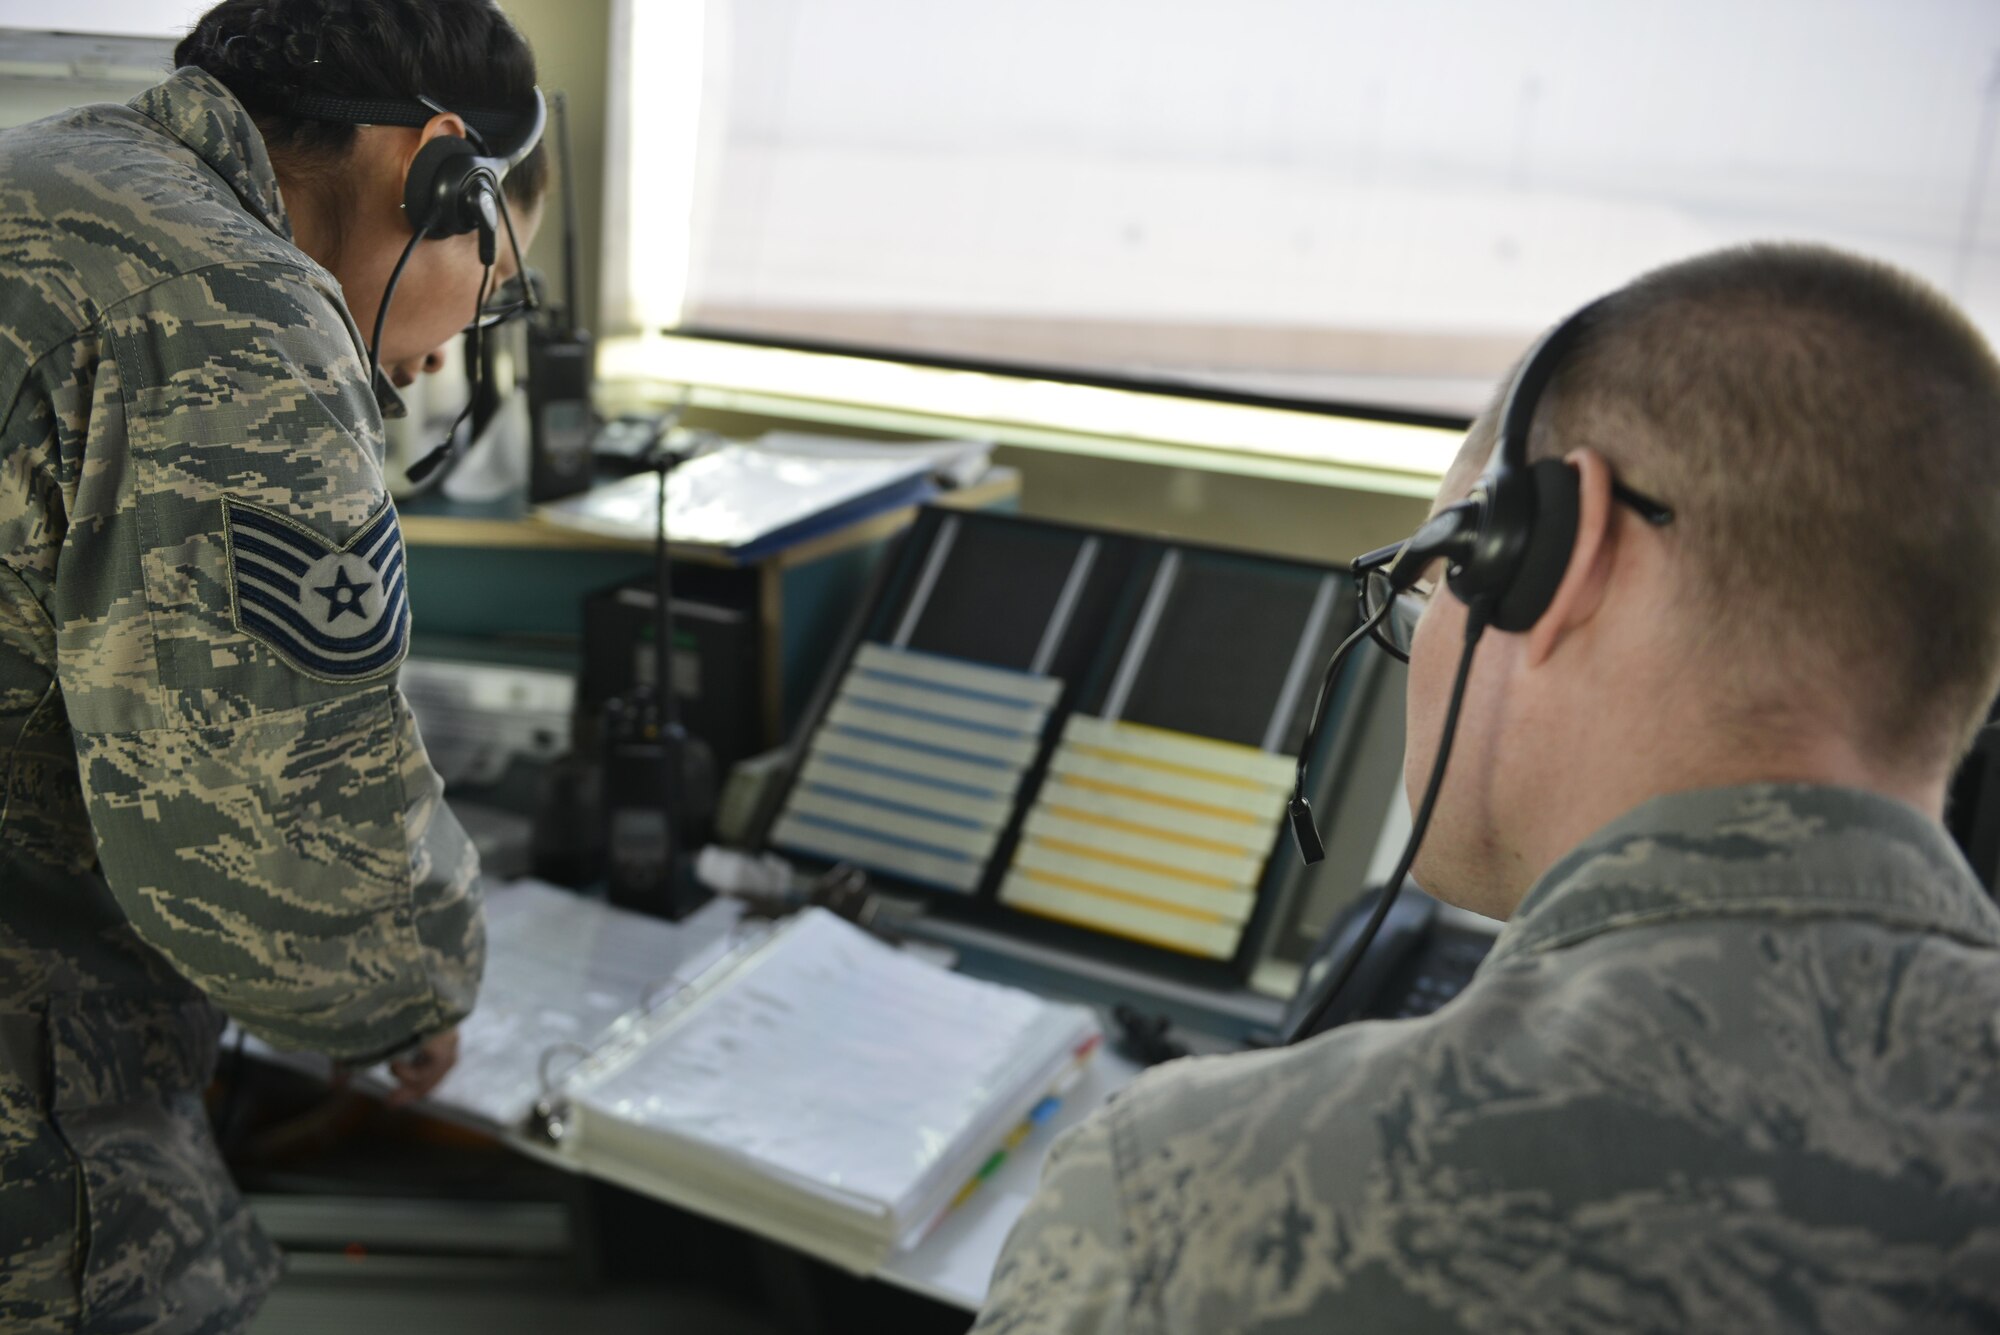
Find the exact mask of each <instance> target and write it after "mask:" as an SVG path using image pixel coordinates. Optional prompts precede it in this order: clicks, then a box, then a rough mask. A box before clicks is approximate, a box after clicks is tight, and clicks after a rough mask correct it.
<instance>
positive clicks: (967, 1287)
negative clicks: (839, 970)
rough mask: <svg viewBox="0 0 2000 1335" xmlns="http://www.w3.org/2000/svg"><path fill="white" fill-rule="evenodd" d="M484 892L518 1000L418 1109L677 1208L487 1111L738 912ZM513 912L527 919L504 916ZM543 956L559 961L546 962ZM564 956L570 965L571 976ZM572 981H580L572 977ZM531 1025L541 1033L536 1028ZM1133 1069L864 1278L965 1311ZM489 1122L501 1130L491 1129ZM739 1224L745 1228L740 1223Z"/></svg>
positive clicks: (1112, 1058) (1106, 1073) (368, 1081)
mask: <svg viewBox="0 0 2000 1335" xmlns="http://www.w3.org/2000/svg"><path fill="white" fill-rule="evenodd" d="M489 895H490V905H491V909H492V914H491V918H492V923H493V928H492V935H493V939H494V941H495V954H494V956H493V961H492V966H493V967H492V969H491V970H490V974H489V979H488V992H489V993H490V994H491V993H494V992H495V991H496V989H501V988H505V987H506V985H507V983H508V981H509V980H510V979H512V980H514V981H515V982H516V983H517V987H516V989H515V991H514V992H513V993H512V994H511V996H512V997H514V998H517V999H518V1000H516V1001H515V1003H514V1004H512V1005H509V1004H508V998H507V997H506V996H501V995H492V996H491V997H490V998H489V1004H488V1005H487V1006H486V1007H485V1008H484V1009H483V1010H481V1009H476V1010H475V1011H474V1014H473V1016H472V1017H471V1018H470V1019H468V1020H467V1021H466V1022H465V1024H464V1026H462V1029H461V1047H460V1055H459V1063H458V1067H457V1068H456V1069H455V1070H454V1071H453V1072H452V1073H451V1075H450V1076H449V1077H447V1078H446V1080H445V1082H444V1083H443V1085H441V1086H440V1087H439V1088H438V1090H437V1091H436V1092H435V1094H434V1095H433V1097H432V1098H431V1100H429V1101H428V1102H427V1103H425V1104H424V1105H422V1107H423V1108H424V1109H425V1110H426V1111H428V1112H430V1113H432V1114H433V1115H436V1116H439V1117H441V1118H444V1119H445V1120H447V1121H451V1122H455V1123H457V1124H459V1125H462V1126H466V1127H469V1128H471V1129H474V1130H477V1131H480V1132H482V1133H484V1134H485V1135H488V1136H494V1137H497V1138H498V1139H500V1140H501V1141H503V1142H504V1143H505V1144H506V1145H507V1146H508V1147H509V1148H511V1149H513V1150H515V1151H517V1152H519V1153H522V1154H524V1155H527V1156H528V1157H531V1158H534V1159H537V1160H539V1161H541V1162H544V1163H548V1164H550V1165H551V1166H554V1167H558V1168H561V1169H563V1170H565V1171H567V1172H582V1173H586V1174H588V1175H590V1176H594V1177H597V1178H600V1179H602V1180H603V1181H606V1182H609V1183H611V1184H613V1185H615V1186H618V1187H621V1188H623V1189H625V1190H627V1191H633V1192H637V1193H639V1194H641V1195H647V1196H653V1197H656V1198H658V1199H661V1200H665V1201H667V1202H668V1203H669V1204H675V1205H679V1204H680V1202H679V1201H677V1200H676V1197H675V1193H674V1191H673V1183H672V1179H671V1178H669V1177H665V1176H662V1175H660V1174H661V1173H662V1171H663V1170H660V1169H656V1168H652V1167H649V1166H646V1165H643V1164H639V1163H629V1164H626V1165H621V1166H619V1167H615V1168H607V1167H605V1166H604V1165H603V1164H602V1163H601V1162H599V1163H595V1164H594V1163H593V1161H592V1160H590V1159H589V1158H587V1157H586V1158H584V1159H582V1160H578V1159H576V1158H574V1157H570V1156H567V1155H564V1154H561V1153H557V1152H555V1151H553V1150H552V1149H551V1148H550V1147H548V1146H547V1145H545V1144H543V1143H541V1142H538V1141H536V1140H534V1139H532V1138H531V1137H529V1136H528V1135H527V1134H525V1132H524V1129H523V1128H522V1127H521V1126H518V1125H513V1124H509V1122H511V1120H512V1118H513V1117H514V1116H515V1115H516V1114H509V1113H503V1112H501V1111H499V1110H502V1109H514V1110H519V1111H521V1112H524V1111H525V1110H526V1108H527V1107H528V1105H529V1104H530V1103H532V1102H533V1099H534V1097H535V1090H536V1087H537V1085H538V1078H537V1074H536V1071H537V1066H538V1063H539V1058H540V1054H541V1053H542V1052H544V1051H547V1050H550V1049H551V1048H552V1047H553V1046H554V1043H559V1042H562V1041H565V1040H564V1039H561V1038H558V1037H557V1036H556V1035H555V1034H554V1033H552V1032H550V1031H549V1030H548V1029H547V1028H546V1026H547V1025H548V1024H550V1023H552V1022H555V1021H560V1022H562V1024H564V1025H569V1024H572V1023H573V1024H575V1025H577V1026H578V1027H577V1028H576V1029H575V1030H574V1031H573V1032H574V1037H576V1038H581V1037H583V1035H584V1033H585V1032H586V1031H587V1032H589V1033H596V1032H600V1030H601V1027H602V1026H606V1025H608V1024H610V1023H611V1021H612V1019H613V1018H615V1016H616V1015H618V1014H623V1013H625V1010H626V1008H627V1007H629V1006H630V1005H631V1004H633V1002H634V1001H637V1002H638V1003H639V1004H641V1005H643V1004H644V996H645V994H646V993H647V992H649V991H651V990H654V989H655V988H656V987H657V985H658V982H659V981H660V980H661V979H664V978H669V977H682V978H685V977H691V976H693V975H694V974H696V973H698V972H699V971H700V970H701V969H702V968H704V967H706V965H707V964H708V963H710V962H712V961H714V960H715V959H717V958H719V957H720V956H721V954H722V953H723V952H724V951H725V950H726V948H727V946H728V945H729V943H730V939H731V936H732V933H733V929H734V927H735V924H736V922H737V919H738V917H739V916H740V908H739V905H738V904H737V902H736V901H733V900H727V899H718V900H714V901H711V902H710V903H709V904H707V905H705V906H704V907H703V908H702V909H701V910H699V911H698V912H696V913H694V914H692V915H690V916H689V918H688V919H686V920H685V921H684V922H681V923H678V924H669V923H660V922H653V921H646V922H644V923H631V922H629V921H628V920H625V919H619V920H618V922H617V923H616V924H615V926H616V927H617V929H618V930H616V931H615V932H611V933H602V934H600V929H599V928H591V929H589V930H587V931H579V932H578V934H577V935H576V936H574V937H566V936H565V935H564V924H566V923H568V922H572V921H576V920H577V919H576V915H573V914H571V913H570V912H569V911H568V910H567V909H562V910H560V911H558V912H557V913H556V915H555V916H553V917H551V916H550V913H549V909H548V907H547V906H548V905H549V904H550V902H551V897H550V892H548V891H546V890H543V891H536V892H533V894H532V895H528V896H526V897H523V896H518V895H517V896H513V897H510V894H509V889H508V888H507V887H496V888H494V889H493V890H492V891H490V892H489ZM537 904H539V905H540V907H536V905H537ZM524 913H525V914H528V915H530V916H518V915H520V914H524ZM510 927H511V932H510ZM640 928H643V931H641V930H638V929H640ZM510 935H511V936H512V937H513V938H514V939H517V940H520V941H523V942H526V941H530V940H532V941H534V942H535V943H537V944H536V947H535V948H534V949H533V950H532V951H530V952H529V955H532V956H534V959H530V958H529V956H528V955H521V954H518V953H509V952H508V951H507V950H505V949H504V948H503V945H502V943H503V942H504V941H505V940H506V939H508V938H509V937H510ZM613 937H615V938H616V939H611V938H613ZM552 941H556V942H563V943H564V944H562V945H561V946H560V948H559V949H557V950H555V951H553V952H551V951H550V950H549V949H548V943H549V942H552ZM551 960H560V961H562V962H563V963H561V964H560V965H559V966H558V967H555V968H550V967H547V966H548V965H549V962H550V961H551ZM572 961H574V962H575V963H576V964H577V965H579V966H580V967H579V968H578V969H577V970H576V971H574V972H573V971H572V969H571V967H570V962H572ZM635 965H636V966H637V967H635ZM585 979H587V980H589V981H588V983H584V982H582V980H585ZM550 996H560V997H564V998H575V999H576V1000H575V1001H574V1002H573V1003H572V1002H566V1003H565V1004H563V1005H561V1006H554V1005H551V1004H549V1003H548V1002H546V1001H543V1000H540V999H541V998H545V997H550ZM538 1024H540V1025H542V1026H544V1027H543V1028H537V1025H538ZM552 1040H553V1042H552ZM253 1050H255V1051H256V1052H257V1054H258V1055H259V1056H260V1057H264V1058H266V1059H271V1060H276V1061H278V1062H280V1063H281V1064H284V1065H287V1066H291V1067H294V1068H295V1069H300V1070H304V1071H308V1072H312V1073H315V1074H323V1073H325V1071H326V1070H327V1067H326V1063H325V1061H324V1059H323V1058H317V1057H311V1056H302V1055H298V1054H282V1053H275V1052H272V1051H270V1050H269V1049H266V1048H264V1047H263V1046H262V1045H256V1047H255V1048H254V1049H253ZM1138 1072H1139V1068H1138V1067H1137V1066H1136V1065H1134V1064H1133V1063H1131V1062H1129V1061H1127V1060H1126V1059H1124V1058H1123V1057H1121V1056H1119V1055H1118V1054H1116V1053H1114V1052H1111V1051H1108V1050H1103V1049H1100V1050H1099V1051H1098V1052H1097V1053H1096V1054H1095V1055H1094V1056H1093V1058H1092V1060H1091V1062H1090V1063H1089V1065H1087V1066H1086V1067H1085V1068H1084V1070H1083V1072H1082V1074H1081V1075H1080V1077H1079V1078H1078V1081H1077V1083H1076V1084H1075V1085H1074V1086H1073V1087H1072V1088H1071V1089H1070V1090H1069V1091H1067V1092H1066V1094H1065V1096H1064V1099H1063V1104H1062V1107H1061V1109H1060V1110H1059V1111H1058V1112H1057V1114H1056V1115H1055V1116H1054V1117H1052V1118H1050V1120H1049V1121H1048V1122H1047V1123H1046V1124H1044V1125H1042V1126H1040V1127H1038V1128H1037V1129H1036V1130H1035V1131H1034V1133H1033V1134H1032V1135H1031V1136H1030V1137H1029V1138H1028V1139H1027V1140H1025V1141H1024V1142H1023V1143H1022V1144H1021V1145H1020V1146H1019V1147H1018V1148H1016V1149H1015V1150H1014V1151H1013V1152H1012V1153H1011V1154H1010V1155H1009V1156H1008V1158H1007V1161H1006V1162H1005V1163H1004V1164H1003V1165H1002V1166H1001V1168H1000V1169H999V1170H998V1171H997V1172H995V1173H994V1174H993V1175H992V1176H991V1177H990V1178H988V1179H987V1180H986V1181H985V1182H984V1183H982V1184H981V1186H980V1188H979V1190H978V1191H976V1192H974V1193H973V1194H972V1195H971V1196H970V1197H968V1198H967V1199H966V1201H965V1202H964V1203H963V1204H962V1205H960V1206H959V1207H958V1209H956V1210H955V1211H953V1212H952V1213H951V1214H949V1215H947V1216H946V1217H945V1218H944V1219H943V1220H942V1221H941V1222H940V1223H939V1225H938V1226H937V1227H936V1228H935V1229H934V1230H933V1231H932V1232H931V1233H930V1234H929V1235H928V1236H927V1237H925V1239H924V1240H923V1241H922V1242H921V1243H920V1244H919V1245H918V1246H917V1247H915V1248H913V1249H911V1250H910V1251H907V1252H901V1253H896V1254H893V1255H892V1256H891V1257H890V1258H889V1259H888V1260H887V1261H886V1262H885V1263H884V1264H883V1265H882V1266H881V1267H880V1268H878V1269H877V1270H875V1271H874V1272H873V1273H872V1275H871V1276H870V1277H871V1278H877V1279H881V1280H883V1281H885V1282H887V1283H890V1284H893V1285H896V1286H898V1287H901V1288H904V1289H907V1290H910V1291H912V1292H914V1293H917V1294H920V1295H922V1296H924V1297H926V1298H929V1299H931V1300H933V1301H936V1302H941V1303H944V1304H947V1305H949V1306H952V1307H956V1308H959V1309H961V1310H963V1311H967V1312H975V1311H977V1310H978V1309H979V1307H980V1305H981V1303H982V1302H983V1301H984V1298H985V1294H986V1285H987V1281H988V1279H989V1277H990V1276H991V1274H992V1271H993V1265H994V1262H995V1261H996V1260H997V1259H998V1257H999V1254H1000V1250H1001V1247H1002V1246H1003V1245H1004V1243H1005V1242H1006V1239H1007V1236H1008V1234H1009V1232H1010V1231H1011V1230H1012V1228H1013V1226H1014V1223H1015V1221H1016V1220H1017V1219H1019V1218H1020V1215H1021V1212H1022V1211H1023V1210H1024V1209H1025V1208H1026V1206H1027V1203H1028V1200H1029V1198H1030V1197H1031V1196H1032V1195H1033V1193H1034V1190H1035V1186H1036V1184H1037V1183H1038V1181H1039V1180H1040V1177H1041V1170H1042V1165H1043V1163H1044V1161H1045V1160H1046V1159H1047V1157H1048V1152H1049V1148H1050V1146H1051V1145H1052V1144H1053V1143H1054V1141H1055V1140H1056V1138H1057V1137H1058V1136H1059V1135H1060V1134H1061V1133H1062V1132H1063V1131H1065V1130H1067V1129H1068V1128H1070V1127H1072V1126H1074V1125H1076V1124H1077V1123H1079V1122H1081V1121H1082V1120H1083V1119H1084V1118H1085V1117H1088V1116H1089V1115H1090V1114H1091V1113H1093V1112H1095V1111H1096V1110H1097V1109H1098V1108H1100V1107H1102V1106H1103V1104H1104V1102H1105V1101H1106V1100H1107V1099H1109V1098H1110V1097H1111V1096H1112V1095H1113V1094H1114V1093H1116V1092H1117V1091H1118V1090H1120V1089H1123V1088H1124V1087H1125V1086H1126V1085H1128V1084H1130V1083H1131V1082H1132V1080H1133V1079H1134V1078H1135V1077H1136V1076H1137V1075H1138ZM357 1083H359V1084H360V1085H362V1086H363V1087H364V1088H370V1089H372V1090H374V1091H375V1092H378V1093H380V1092H386V1090H387V1089H388V1087H389V1082H388V1081H387V1080H386V1078H385V1077H384V1076H383V1075H382V1073H381V1072H379V1070H378V1071H376V1072H370V1073H367V1074H365V1075H363V1076H361V1077H359V1078H358V1081H357ZM503 1117H505V1118H507V1119H508V1121H503V1120H501V1119H502V1118H503ZM681 1208H686V1207H685V1206H682V1207H681ZM739 1226H740V1227H745V1228H748V1229H751V1230H753V1231H754V1229H755V1226H754V1225H747V1224H746V1225H739Z"/></svg>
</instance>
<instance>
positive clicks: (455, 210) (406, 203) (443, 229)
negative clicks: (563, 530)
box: [403, 135, 500, 237]
mask: <svg viewBox="0 0 2000 1335" xmlns="http://www.w3.org/2000/svg"><path fill="white" fill-rule="evenodd" d="M495 161H496V160H495V159H493V158H488V157H483V156H481V155H480V153H479V150H478V149H476V148H474V147H473V146H472V144H471V143H470V142H469V141H467V140H464V139H459V138H456V137H455V136H452V135H439V136H438V137H437V138H435V139H433V140H431V141H430V142H429V143H427V144H425V145H424V146H423V147H422V148H420V149H418V150H417V156H416V157H415V158H413V159H412V160H411V162H410V171H409V175H408V176H406V177H405V178H404V180H403V212H404V214H405V215H406V216H407V217H408V218H409V220H410V227H411V229H412V230H413V231H414V230H422V231H423V233H424V234H425V235H426V236H431V237H440V236H460V235H463V234H464V233H466V232H470V231H474V230H477V229H479V228H486V229H488V230H491V229H492V228H493V227H494V226H495V225H496V223H497V213H496V210H497V208H498V206H499V192H500V176H499V174H498V173H497V172H496V171H495V170H494V163H495Z"/></svg>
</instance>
